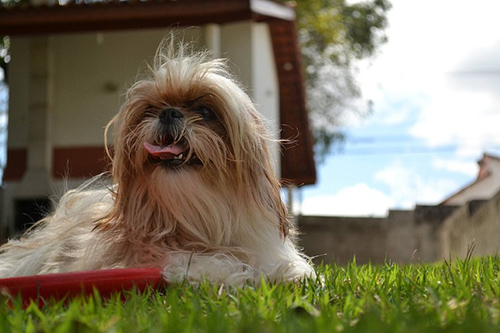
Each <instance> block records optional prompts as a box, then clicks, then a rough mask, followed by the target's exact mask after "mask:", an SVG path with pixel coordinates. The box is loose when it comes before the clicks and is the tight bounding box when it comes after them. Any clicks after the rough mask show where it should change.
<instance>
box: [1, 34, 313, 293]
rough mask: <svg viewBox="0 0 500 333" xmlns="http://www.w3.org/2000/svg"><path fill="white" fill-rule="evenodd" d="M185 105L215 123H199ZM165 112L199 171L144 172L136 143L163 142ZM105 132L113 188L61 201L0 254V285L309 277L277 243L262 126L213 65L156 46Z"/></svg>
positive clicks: (279, 221)
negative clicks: (178, 121) (176, 117)
mask: <svg viewBox="0 0 500 333" xmlns="http://www.w3.org/2000/svg"><path fill="white" fill-rule="evenodd" d="M174 50H176V51H174ZM192 104H203V105H204V106H207V107H209V108H210V109H211V110H213V111H214V112H215V113H216V115H217V121H214V122H210V123H208V122H204V121H203V119H201V117H200V115H199V114H197V113H196V112H192ZM165 108H176V109H178V110H179V111H180V112H181V113H182V114H183V118H182V119H183V125H182V127H178V128H176V130H175V135H174V136H175V140H181V139H182V140H185V141H186V142H187V143H188V146H189V150H188V151H187V152H186V153H187V155H188V159H189V157H193V156H196V157H197V158H198V159H199V160H200V161H201V163H202V165H195V166H189V165H186V166H182V167H179V168H177V169H173V168H165V167H162V166H161V165H158V164H155V163H153V162H151V158H150V157H149V154H148V152H147V151H146V150H145V149H144V147H143V144H144V142H154V140H157V138H158V136H161V135H163V134H162V130H161V128H162V127H161V126H160V125H159V120H158V112H159V110H162V109H165ZM110 124H112V125H114V129H115V140H114V145H113V149H112V150H113V156H112V159H113V167H112V181H113V183H114V184H116V185H114V186H113V187H112V188H110V189H106V188H103V187H102V186H99V183H100V181H99V180H98V179H95V180H93V181H91V182H90V183H88V184H86V185H84V186H83V187H81V188H80V189H77V190H73V191H69V192H68V193H66V194H65V195H64V196H63V198H62V199H61V200H60V203H59V205H58V207H57V208H56V210H55V212H54V213H53V214H52V215H50V216H48V217H47V218H46V219H44V220H43V221H42V222H41V223H40V225H39V226H38V227H37V228H35V229H34V230H33V231H31V232H30V233H29V234H28V235H26V237H25V238H23V239H21V240H12V241H10V242H9V243H8V244H7V245H6V246H4V247H3V248H2V251H3V252H2V253H1V254H0V277H7V276H17V275H30V274H39V273H48V272H62V271H75V270H91V269H104V268H119V267H136V266H160V267H164V272H165V277H166V279H167V280H168V281H170V282H182V281H184V280H186V279H187V281H189V282H192V283H198V282H200V281H201V280H203V279H209V280H211V281H212V282H214V283H229V284H242V283H245V282H256V283H258V282H259V281H260V278H261V274H263V275H264V276H265V277H266V278H268V279H270V280H273V281H283V280H297V279H301V278H304V277H306V276H311V275H314V272H313V269H312V268H311V266H310V265H309V263H308V260H307V258H306V257H305V256H304V255H303V254H301V253H300V252H299V251H298V250H297V249H296V247H295V246H294V244H293V242H292V241H291V239H290V237H289V235H288V230H289V222H288V220H287V212H286V209H285V207H284V205H283V203H282V200H281V197H280V192H279V182H278V179H277V178H276V175H275V174H274V172H273V168H272V165H271V156H270V152H269V148H268V141H269V138H268V137H267V131H266V129H265V126H264V125H263V123H262V121H261V119H260V116H259V114H258V112H257V111H256V110H255V107H254V105H253V103H252V101H251V100H250V98H249V97H248V96H247V95H246V94H245V93H244V91H243V90H242V89H241V88H240V87H239V86H238V84H237V83H236V82H235V80H234V79H233V78H232V77H231V76H230V75H229V74H228V71H227V68H226V65H225V63H224V62H223V61H221V60H208V57H207V54H204V53H193V52H190V51H189V50H188V49H187V47H186V46H182V45H180V46H177V47H176V46H175V45H174V40H173V38H170V39H168V40H167V42H166V43H165V45H164V46H162V47H160V49H159V52H158V54H157V55H156V57H155V62H154V65H153V66H152V68H151V69H150V73H149V74H148V75H147V76H146V77H144V78H142V79H141V80H139V81H138V82H137V83H135V84H134V85H133V86H132V87H131V88H130V89H129V91H128V92H127V95H126V102H125V104H124V105H123V106H122V108H121V110H120V112H119V113H118V115H117V116H116V117H115V118H114V119H113V120H112V121H111V123H110Z"/></svg>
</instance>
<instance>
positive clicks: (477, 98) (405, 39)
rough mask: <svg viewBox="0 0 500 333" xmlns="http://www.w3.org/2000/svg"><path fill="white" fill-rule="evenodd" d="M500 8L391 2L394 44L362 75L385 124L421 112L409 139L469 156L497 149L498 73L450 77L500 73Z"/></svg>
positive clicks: (423, 0) (483, 2)
mask: <svg viewBox="0 0 500 333" xmlns="http://www.w3.org/2000/svg"><path fill="white" fill-rule="evenodd" d="M450 8H453V14H452V15H449V13H450ZM499 11H500V2H499V1H496V0H478V1H477V2H475V3H474V5H473V6H472V5H471V4H470V2H467V1H453V0H441V1H437V2H436V1H432V0H418V1H417V0H408V1H395V2H393V9H392V10H391V11H390V12H389V25H390V26H389V29H388V31H387V33H388V36H389V43H388V44H387V45H385V46H384V47H383V48H382V51H381V54H380V55H379V56H378V57H377V58H376V59H375V60H373V63H372V66H371V67H370V68H369V69H366V68H365V69H364V70H362V71H361V73H362V74H361V77H360V81H361V82H363V87H362V90H363V94H364V96H365V97H366V98H368V99H371V100H373V101H374V103H375V109H376V112H378V113H379V115H378V117H381V118H382V121H380V122H379V123H381V124H384V123H385V124H387V125H398V124H400V123H402V122H403V121H405V120H406V119H407V118H408V116H409V114H410V112H415V109H417V112H419V114H418V116H417V117H416V119H417V121H416V124H415V125H414V126H413V128H412V130H411V134H412V135H414V136H415V137H416V138H418V139H422V140H423V142H424V143H425V144H427V145H429V146H430V147H436V146H442V145H454V146H457V147H458V151H459V154H461V155H463V156H469V157H471V156H477V155H478V154H480V153H481V152H483V151H485V150H491V149H492V148H491V147H498V146H499V145H500V134H498V133H499V132H498V126H497V124H499V123H500V112H498V111H499V109H500V107H499V106H500V96H499V95H498V93H497V88H496V86H497V85H498V75H496V76H495V75H486V76H487V77H468V76H467V75H465V76H463V75H462V76H461V75H453V74H452V73H456V72H463V71H471V70H472V71H473V70H478V69H479V70H481V69H486V70H488V69H490V70H497V71H498V69H500V36H499V35H498V34H497V33H496V31H498V29H500V21H498V20H497V19H496V16H497V13H498V12H499ZM446 13H447V14H446ZM444 17H445V18H446V19H445V20H444V21H443V18H444ZM474 18H480V19H477V20H474V21H472V20H473V19H474ZM493 22H495V23H493ZM363 66H365V67H367V66H366V64H363ZM397 101H401V102H403V103H397ZM409 107H411V109H410V112H408V108H409Z"/></svg>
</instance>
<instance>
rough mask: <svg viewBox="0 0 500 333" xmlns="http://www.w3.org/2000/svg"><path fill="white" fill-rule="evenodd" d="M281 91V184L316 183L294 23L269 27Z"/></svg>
mask: <svg viewBox="0 0 500 333" xmlns="http://www.w3.org/2000/svg"><path fill="white" fill-rule="evenodd" d="M269 27H270V31H271V39H272V43H273V49H274V58H275V62H276V67H277V70H278V80H279V89H280V123H281V124H282V125H281V139H283V140H285V141H289V142H290V144H285V145H284V147H283V150H282V154H281V177H282V179H283V183H285V184H286V183H288V184H294V185H296V186H302V185H311V184H315V183H316V166H315V162H314V152H313V139H312V134H311V130H310V127H309V118H308V113H307V109H306V96H305V87H304V80H305V79H304V74H303V69H302V58H301V54H300V48H299V45H298V39H297V27H296V25H295V22H293V21H292V22H288V21H278V20H275V21H272V22H270V23H269Z"/></svg>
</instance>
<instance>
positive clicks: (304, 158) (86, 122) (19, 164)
mask: <svg viewBox="0 0 500 333" xmlns="http://www.w3.org/2000/svg"><path fill="white" fill-rule="evenodd" d="M172 27H175V28H177V27H179V28H182V29H183V32H182V35H183V38H184V39H185V40H187V41H191V42H192V43H194V45H195V47H196V48H200V49H209V50H211V51H212V52H213V54H216V55H221V56H223V57H226V58H228V59H229V63H230V66H232V69H233V71H234V73H235V74H236V75H237V76H238V77H239V79H240V80H241V81H242V82H243V84H244V85H245V86H246V87H247V90H248V91H249V93H250V95H251V96H252V98H253V99H254V100H255V102H256V104H257V105H258V109H259V111H260V112H262V114H263V115H264V116H265V117H266V118H267V119H268V120H269V128H270V130H271V132H272V133H273V135H274V136H275V137H276V138H277V139H279V138H282V139H289V138H293V139H294V140H295V142H296V144H295V145H290V146H291V147H290V148H288V149H281V147H280V146H279V145H278V144H276V145H275V147H274V152H275V156H276V157H277V160H278V161H277V166H276V170H277V172H278V173H279V174H280V175H281V178H282V180H283V181H284V182H286V183H287V184H291V185H295V186H302V185H307V184H313V183H314V182H315V180H316V173H315V165H314V159H313V151H312V138H311V133H310V129H309V122H308V118H307V112H306V108H305V93H304V78H303V74H302V67H301V60H300V52H299V48H298V42H297V31H296V25H295V12H294V9H293V8H292V7H289V6H287V5H284V4H280V3H277V2H273V1H270V0H211V1H207V0H183V1H174V0H146V1H136V0H129V1H122V0H111V1H104V2H101V1H97V2H96V1H80V0H70V1H64V2H61V1H60V2H59V3H54V2H52V1H51V2H50V3H49V2H45V1H37V3H34V2H31V3H29V4H26V5H22V6H17V7H11V8H2V7H0V36H1V35H9V36H11V55H12V60H11V63H10V64H9V68H8V77H9V82H8V83H9V87H10V98H9V124H8V149H7V166H6V169H5V170H4V184H5V187H4V189H3V190H1V191H2V192H1V193H0V200H1V202H0V204H1V213H0V226H1V228H0V238H1V236H2V234H3V236H5V235H7V234H11V233H12V232H13V231H15V230H20V229H22V227H23V225H24V224H25V223H29V222H31V221H32V220H33V219H35V220H36V219H37V218H38V217H39V216H40V215H41V214H40V212H39V211H37V210H39V208H40V207H41V208H43V207H48V206H50V201H49V198H50V197H53V196H57V195H58V194H60V193H62V192H63V191H64V189H65V188H68V187H69V188H71V187H74V186H77V185H79V184H81V183H82V182H83V181H84V180H86V179H88V178H89V177H91V176H93V175H96V174H99V173H101V172H102V171H104V170H106V169H107V167H108V161H107V159H106V154H105V147H104V137H103V128H104V126H105V125H106V123H107V122H108V121H109V120H110V119H111V118H112V117H113V115H114V114H116V112H117V111H118V109H119V107H120V104H121V102H122V101H123V100H122V99H121V97H120V96H121V95H122V94H123V93H124V91H125V90H126V88H127V86H129V85H130V84H131V83H133V81H134V79H135V78H136V76H137V73H138V68H140V67H141V66H144V64H145V61H147V60H150V59H151V58H152V57H153V56H154V54H155V51H156V48H157V46H158V44H159V43H160V41H161V40H162V39H163V38H164V36H165V35H166V34H167V31H168V30H170V29H172ZM184 28H187V29H185V30H184Z"/></svg>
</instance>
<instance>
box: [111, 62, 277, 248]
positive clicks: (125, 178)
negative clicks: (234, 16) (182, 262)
mask: <svg viewBox="0 0 500 333" xmlns="http://www.w3.org/2000/svg"><path fill="white" fill-rule="evenodd" d="M156 60H157V64H156V66H155V68H153V70H152V74H151V75H150V76H149V77H147V78H145V79H142V80H140V81H138V82H137V83H136V84H135V85H133V86H132V87H131V88H130V89H129V91H128V92H127V96H126V102H125V104H124V105H123V107H122V109H121V110H120V112H119V114H118V115H117V117H116V118H115V120H114V123H115V126H116V131H115V141H114V145H113V147H114V157H113V178H114V180H115V182H116V183H117V184H118V192H117V200H116V201H117V207H116V211H115V212H114V214H116V215H122V216H127V217H130V218H131V219H132V218H135V220H134V221H133V222H131V223H137V220H138V219H140V220H144V223H145V225H146V224H147V223H150V222H147V221H153V220H154V221H155V222H154V223H153V224H154V225H155V226H154V230H156V231H155V232H157V231H158V230H161V232H162V233H165V234H168V233H170V234H171V233H172V232H173V229H172V230H171V229H169V228H175V230H177V232H181V231H179V230H181V229H182V227H179V225H182V226H183V227H184V231H182V232H181V233H182V234H185V235H186V236H185V237H186V238H187V239H198V240H199V241H200V240H201V242H204V243H207V242H211V243H218V244H222V243H227V242H229V241H230V237H231V232H230V231H229V230H230V229H228V227H227V225H226V224H225V223H226V221H228V220H230V221H234V222H233V223H235V224H239V223H243V222H242V221H243V220H248V219H254V220H255V219H260V220H273V221H274V220H275V221H276V222H273V223H276V224H275V226H276V227H278V225H281V228H282V230H285V220H286V212H285V210H284V207H283V204H282V202H281V197H280V195H279V183H278V181H277V178H276V176H275V174H274V170H273V167H272V163H271V157H270V154H269V151H268V144H267V141H268V137H267V134H266V133H267V131H266V129H265V126H264V125H263V123H262V121H261V120H260V117H259V115H258V113H257V111H256V110H255V107H254V105H253V103H252V101H251V100H250V98H249V97H248V95H247V94H246V93H244V91H243V90H242V89H241V88H240V87H239V85H238V84H237V83H236V82H235V81H234V80H233V79H232V78H231V77H230V75H229V74H228V72H227V69H226V66H225V64H224V63H223V62H221V61H218V60H207V59H206V55H200V54H195V55H187V56H186V55H184V54H183V52H180V53H170V54H169V53H168V52H167V54H165V55H164V54H162V53H160V54H159V55H157V59H156ZM139 215H140V217H139ZM250 215H259V216H253V217H250ZM164 221H176V222H175V225H177V226H165V224H164ZM217 223H218V226H217V227H216V226H215V225H216V224H217ZM209 225H210V227H209ZM225 225H226V226H225ZM135 227H137V225H136V226H135ZM147 228H153V227H151V223H150V224H149V225H148V226H147ZM200 228H201V229H200ZM285 233H286V232H285V231H283V234H285ZM179 237H180V236H179V235H177V236H176V239H175V241H178V239H179Z"/></svg>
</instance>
